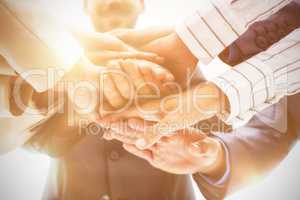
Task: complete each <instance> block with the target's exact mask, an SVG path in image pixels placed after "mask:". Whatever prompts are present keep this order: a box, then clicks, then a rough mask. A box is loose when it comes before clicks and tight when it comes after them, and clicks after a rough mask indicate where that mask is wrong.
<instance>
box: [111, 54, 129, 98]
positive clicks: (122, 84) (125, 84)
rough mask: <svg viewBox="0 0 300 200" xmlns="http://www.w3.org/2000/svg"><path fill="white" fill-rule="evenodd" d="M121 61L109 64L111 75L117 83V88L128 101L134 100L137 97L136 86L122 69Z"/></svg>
mask: <svg viewBox="0 0 300 200" xmlns="http://www.w3.org/2000/svg"><path fill="white" fill-rule="evenodd" d="M120 62H121V61H119V60H114V61H111V62H109V63H108V65H107V66H108V67H109V71H111V73H110V75H111V77H112V79H113V80H114V82H115V86H116V87H117V88H118V90H119V92H120V93H121V95H122V96H123V97H124V98H125V99H126V100H129V99H132V97H133V96H134V95H135V91H134V86H133V85H132V84H133V83H132V81H131V79H130V77H129V76H128V75H127V74H126V73H124V72H123V71H122V69H121V67H120Z"/></svg>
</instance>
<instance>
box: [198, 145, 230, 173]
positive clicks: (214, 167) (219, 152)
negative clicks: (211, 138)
mask: <svg viewBox="0 0 300 200" xmlns="http://www.w3.org/2000/svg"><path fill="white" fill-rule="evenodd" d="M215 142H216V154H215V158H214V159H213V161H212V162H211V163H210V165H208V166H206V167H205V168H204V169H200V170H199V171H198V172H199V173H201V174H204V175H207V176H209V177H211V178H213V179H219V178H220V177H222V176H223V175H224V173H225V170H226V162H225V153H224V149H223V145H222V144H221V142H220V141H218V140H215Z"/></svg>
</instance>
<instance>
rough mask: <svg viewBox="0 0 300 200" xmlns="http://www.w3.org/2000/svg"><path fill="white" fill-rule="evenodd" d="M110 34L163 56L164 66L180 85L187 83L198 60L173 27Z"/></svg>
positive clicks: (140, 48)
mask: <svg viewBox="0 0 300 200" xmlns="http://www.w3.org/2000/svg"><path fill="white" fill-rule="evenodd" d="M112 34H113V35H115V36H116V37H118V38H119V39H121V40H122V41H124V42H125V43H127V44H130V45H133V46H135V47H136V48H138V49H139V50H142V51H146V52H152V53H155V54H157V55H159V56H161V57H163V58H164V60H165V63H164V66H165V67H167V68H168V69H169V70H170V72H172V74H174V76H175V78H176V80H177V81H178V83H180V84H181V85H182V86H186V85H188V84H189V82H190V80H191V76H192V73H193V72H194V70H195V67H196V65H197V62H198V61H197V59H196V58H195V57H194V56H193V55H192V53H191V52H190V51H189V49H188V48H187V47H186V46H185V44H184V43H183V42H182V41H181V39H180V38H179V37H178V36H177V34H176V33H175V32H174V30H173V29H170V28H166V27H156V28H154V29H153V28H148V29H144V30H121V31H115V32H113V33H112ZM194 78H197V77H196V76H194Z"/></svg>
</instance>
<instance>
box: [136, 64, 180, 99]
mask: <svg viewBox="0 0 300 200" xmlns="http://www.w3.org/2000/svg"><path fill="white" fill-rule="evenodd" d="M138 64H139V69H140V72H141V73H142V75H143V77H144V79H145V81H146V83H147V84H148V85H149V86H150V87H151V89H152V90H154V94H163V95H166V94H165V93H169V94H170V93H171V92H174V91H175V88H174V87H173V88H172V87H169V86H172V85H173V86H175V85H174V84H170V83H174V81H175V78H174V76H173V74H172V73H170V72H169V71H168V70H166V69H165V68H163V67H161V66H160V65H158V64H155V63H152V62H148V61H145V60H140V61H138ZM165 83H169V84H165ZM169 90H172V91H169Z"/></svg>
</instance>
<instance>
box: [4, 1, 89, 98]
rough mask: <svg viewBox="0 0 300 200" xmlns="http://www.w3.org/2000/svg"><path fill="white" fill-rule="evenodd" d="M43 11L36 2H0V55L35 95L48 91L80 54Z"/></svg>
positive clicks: (61, 26) (66, 34)
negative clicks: (34, 91)
mask: <svg viewBox="0 0 300 200" xmlns="http://www.w3.org/2000/svg"><path fill="white" fill-rule="evenodd" d="M46 8H47V5H45V4H42V3H41V2H39V1H36V0H27V1H19V0H1V1H0V26H1V29H0V54H1V55H2V56H3V57H4V58H5V59H6V61H7V63H8V64H9V65H10V66H12V68H13V70H14V71H15V72H17V73H18V74H19V75H20V76H22V78H23V79H25V80H26V81H27V82H28V83H29V84H30V85H31V86H32V87H33V88H34V89H35V90H36V91H37V92H43V91H46V90H48V89H49V88H52V87H53V86H54V85H55V84H56V82H57V81H59V80H60V78H61V77H62V74H63V73H62V72H65V71H68V70H69V69H70V68H71V67H72V66H73V65H74V64H75V63H77V62H78V60H79V59H80V58H81V56H82V54H83V51H82V49H81V47H80V45H79V44H78V43H77V41H76V40H75V39H74V38H73V36H72V35H71V34H70V33H69V32H68V31H67V30H66V28H65V27H64V26H63V25H61V24H60V23H58V22H56V21H55V20H54V18H53V17H51V14H50V13H49V11H48V12H47V11H46V10H45V9H46Z"/></svg>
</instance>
